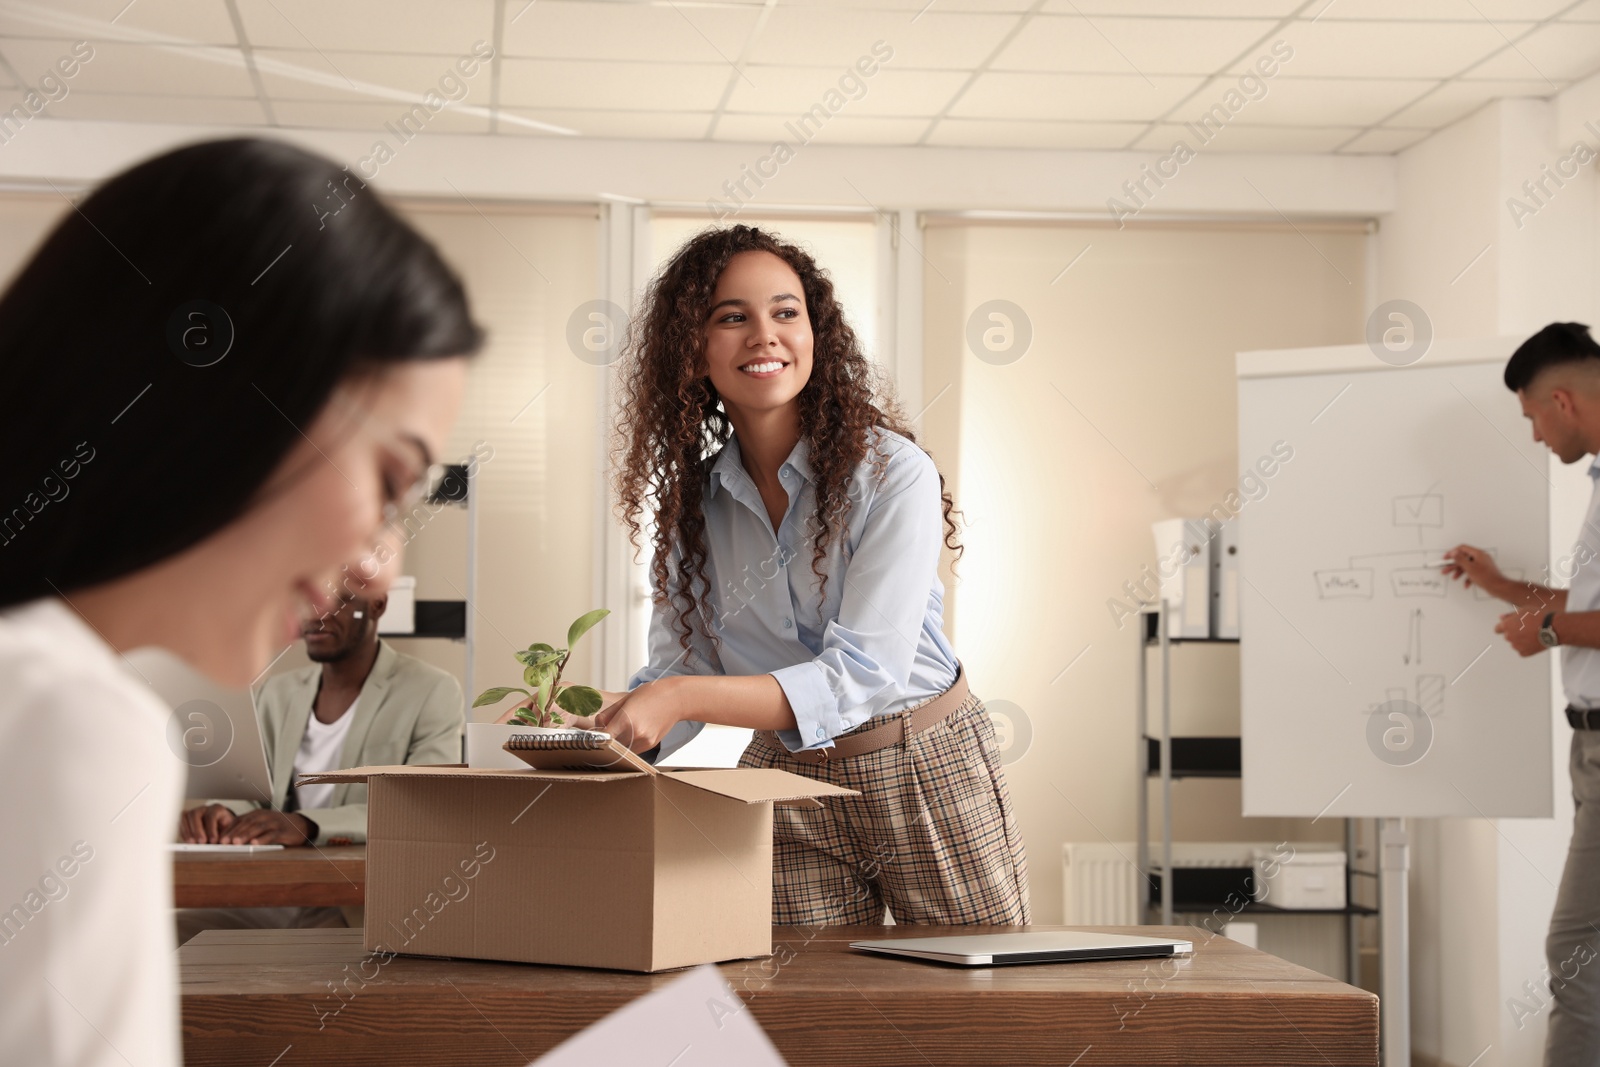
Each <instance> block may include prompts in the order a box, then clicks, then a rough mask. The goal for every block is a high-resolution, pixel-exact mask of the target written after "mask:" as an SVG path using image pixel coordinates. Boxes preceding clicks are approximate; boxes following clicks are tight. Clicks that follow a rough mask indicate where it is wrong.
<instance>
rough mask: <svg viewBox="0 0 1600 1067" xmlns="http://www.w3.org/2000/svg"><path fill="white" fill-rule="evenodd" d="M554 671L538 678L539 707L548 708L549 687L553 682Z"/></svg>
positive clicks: (545, 709) (542, 709)
mask: <svg viewBox="0 0 1600 1067" xmlns="http://www.w3.org/2000/svg"><path fill="white" fill-rule="evenodd" d="M555 680H556V678H555V672H553V671H552V672H549V673H547V674H545V675H543V676H542V677H541V678H540V679H539V709H540V710H541V711H548V710H550V687H551V686H552V685H554V684H555Z"/></svg>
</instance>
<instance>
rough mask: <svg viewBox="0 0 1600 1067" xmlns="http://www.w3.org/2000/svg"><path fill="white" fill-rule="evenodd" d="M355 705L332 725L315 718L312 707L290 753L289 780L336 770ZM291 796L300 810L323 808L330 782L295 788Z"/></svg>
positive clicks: (353, 703) (327, 800)
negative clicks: (296, 747) (293, 750)
mask: <svg viewBox="0 0 1600 1067" xmlns="http://www.w3.org/2000/svg"><path fill="white" fill-rule="evenodd" d="M359 703H361V698H360V697H356V699H355V700H354V701H353V702H352V703H351V704H350V706H349V707H348V708H345V709H344V714H342V715H340V716H339V717H338V718H337V719H334V720H333V721H332V722H323V721H322V720H321V719H318V718H317V713H316V709H315V707H313V708H312V712H311V717H310V718H309V719H307V720H306V732H305V736H304V737H302V738H300V747H299V748H298V749H296V750H295V753H294V778H293V779H292V780H293V781H299V779H300V776H301V775H302V774H320V773H322V772H323V771H336V770H338V769H339V757H340V756H342V755H343V754H344V738H345V735H346V734H348V733H349V732H350V721H351V720H352V719H354V718H355V717H356V705H357V704H359ZM294 794H295V798H296V799H297V800H298V801H299V803H300V810H301V811H310V810H311V809H312V808H325V807H327V806H328V802H329V801H331V800H332V799H333V783H332V782H327V783H325V784H321V785H297V786H295V787H294Z"/></svg>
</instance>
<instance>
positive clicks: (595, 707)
mask: <svg viewBox="0 0 1600 1067" xmlns="http://www.w3.org/2000/svg"><path fill="white" fill-rule="evenodd" d="M556 703H557V704H559V705H561V706H562V707H563V708H566V709H567V710H568V711H570V712H572V714H574V715H583V716H585V717H587V716H590V715H593V714H594V713H595V712H597V711H599V710H600V705H601V704H603V703H605V698H604V697H602V696H601V695H600V691H599V690H598V689H591V688H589V687H588V686H586V685H564V686H562V687H561V692H559V693H557V694H556Z"/></svg>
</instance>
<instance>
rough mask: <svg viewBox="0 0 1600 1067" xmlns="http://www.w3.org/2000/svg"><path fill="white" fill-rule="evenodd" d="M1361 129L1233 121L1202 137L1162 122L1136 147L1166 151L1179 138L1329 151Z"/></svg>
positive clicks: (1213, 148) (1227, 148)
mask: <svg viewBox="0 0 1600 1067" xmlns="http://www.w3.org/2000/svg"><path fill="white" fill-rule="evenodd" d="M1360 132H1361V128H1360V127H1359V126H1243V125H1240V124H1239V123H1232V124H1230V125H1228V126H1224V127H1223V128H1222V131H1221V132H1220V133H1215V134H1208V135H1207V136H1208V137H1209V139H1208V140H1203V139H1202V138H1200V137H1199V136H1198V135H1197V134H1196V133H1195V131H1194V129H1192V128H1189V127H1186V126H1181V125H1171V124H1168V123H1163V124H1161V125H1159V126H1156V127H1155V128H1154V129H1153V130H1151V131H1150V133H1148V134H1147V135H1146V136H1145V137H1143V138H1142V139H1141V140H1140V141H1139V144H1138V145H1137V147H1138V149H1139V150H1141V151H1147V152H1165V151H1167V150H1168V149H1170V148H1171V147H1172V146H1173V145H1174V144H1176V143H1177V142H1179V141H1182V142H1183V143H1184V144H1187V145H1188V146H1189V147H1190V148H1191V149H1194V150H1196V151H1198V150H1201V149H1203V150H1205V151H1207V152H1331V151H1332V150H1333V149H1334V148H1336V147H1338V146H1339V145H1341V144H1343V143H1344V142H1346V141H1348V140H1349V139H1350V138H1351V137H1353V136H1354V135H1356V134H1357V133H1360Z"/></svg>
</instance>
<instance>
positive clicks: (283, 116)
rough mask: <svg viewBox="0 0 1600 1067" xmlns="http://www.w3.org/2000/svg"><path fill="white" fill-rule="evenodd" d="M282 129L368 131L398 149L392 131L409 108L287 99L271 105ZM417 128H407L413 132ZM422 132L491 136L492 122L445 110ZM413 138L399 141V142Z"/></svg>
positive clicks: (430, 120)
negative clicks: (490, 125) (490, 124)
mask: <svg viewBox="0 0 1600 1067" xmlns="http://www.w3.org/2000/svg"><path fill="white" fill-rule="evenodd" d="M272 111H273V114H274V116H275V117H276V118H277V120H278V125H280V126H296V127H307V128H310V129H325V130H367V131H369V132H370V133H372V134H374V135H375V136H378V137H382V138H384V139H385V140H388V141H389V143H390V145H391V146H393V147H398V146H399V145H398V143H397V141H396V138H398V134H396V133H395V132H394V130H392V129H390V127H391V126H393V127H395V128H399V125H398V124H399V121H400V119H401V118H402V116H404V115H405V112H406V108H405V107H404V105H401V104H357V103H335V102H331V101H323V100H285V101H283V102H282V103H275V104H273V105H272ZM416 128H417V126H416V125H408V126H407V127H406V128H405V132H407V133H410V132H411V131H412V130H414V129H416ZM420 128H421V130H422V132H423V133H488V132H489V119H488V117H487V116H484V115H467V114H463V113H461V112H459V111H454V110H452V109H450V108H446V109H444V110H443V111H441V112H439V113H438V114H436V115H433V116H431V117H430V118H429V119H428V121H427V123H426V124H423V125H421V127H420ZM409 139H410V138H409V137H407V138H400V139H399V140H400V141H404V140H409Z"/></svg>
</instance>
